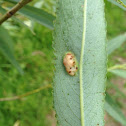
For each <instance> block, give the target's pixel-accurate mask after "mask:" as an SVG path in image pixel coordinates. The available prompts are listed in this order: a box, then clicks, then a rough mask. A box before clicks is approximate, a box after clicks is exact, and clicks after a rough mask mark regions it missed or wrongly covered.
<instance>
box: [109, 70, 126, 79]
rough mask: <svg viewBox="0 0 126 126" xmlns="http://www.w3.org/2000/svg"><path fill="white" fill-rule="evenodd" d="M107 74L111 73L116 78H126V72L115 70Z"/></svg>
mask: <svg viewBox="0 0 126 126" xmlns="http://www.w3.org/2000/svg"><path fill="white" fill-rule="evenodd" d="M109 72H111V73H113V74H115V75H117V76H120V77H122V78H126V70H119V69H115V70H110V71H109Z"/></svg>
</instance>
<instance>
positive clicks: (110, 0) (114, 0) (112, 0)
mask: <svg viewBox="0 0 126 126" xmlns="http://www.w3.org/2000/svg"><path fill="white" fill-rule="evenodd" d="M108 1H109V2H111V3H113V4H115V5H117V6H118V7H120V8H122V9H123V10H125V11H126V7H124V6H126V1H124V0H120V1H122V2H123V4H124V6H123V5H122V4H121V3H120V2H117V1H118V0H108Z"/></svg>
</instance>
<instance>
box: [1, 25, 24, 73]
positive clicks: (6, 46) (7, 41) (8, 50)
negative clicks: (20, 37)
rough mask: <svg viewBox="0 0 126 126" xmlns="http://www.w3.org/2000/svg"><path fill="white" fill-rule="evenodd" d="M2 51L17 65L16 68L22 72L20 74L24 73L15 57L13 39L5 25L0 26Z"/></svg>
mask: <svg viewBox="0 0 126 126" xmlns="http://www.w3.org/2000/svg"><path fill="white" fill-rule="evenodd" d="M0 51H1V52H2V53H3V54H4V55H5V56H6V58H7V59H8V60H9V61H10V62H11V63H12V64H13V65H14V66H15V68H16V69H17V70H18V71H19V72H20V74H23V73H24V72H23V70H22V69H21V67H20V66H19V64H18V62H17V61H16V59H15V57H14V54H13V47H12V39H11V37H10V36H9V34H8V32H7V30H5V29H4V28H3V27H0Z"/></svg>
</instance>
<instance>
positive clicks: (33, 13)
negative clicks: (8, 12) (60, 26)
mask: <svg viewBox="0 0 126 126" xmlns="http://www.w3.org/2000/svg"><path fill="white" fill-rule="evenodd" d="M5 1H7V2H11V3H16V2H18V0H5ZM17 13H20V14H22V15H24V16H26V17H28V18H30V19H33V20H35V21H36V22H38V23H40V24H41V25H44V26H46V27H47V28H49V29H53V20H54V19H55V17H54V16H53V15H51V14H49V13H48V12H46V11H44V10H42V9H38V8H35V7H32V6H29V5H26V6H24V7H23V8H21V9H20V10H19V11H18V12H17Z"/></svg>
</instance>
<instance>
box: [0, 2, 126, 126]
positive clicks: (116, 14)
mask: <svg viewBox="0 0 126 126" xmlns="http://www.w3.org/2000/svg"><path fill="white" fill-rule="evenodd" d="M105 3H106V10H105V12H106V19H107V30H108V32H107V35H108V39H111V38H113V37H115V36H116V35H119V34H120V33H124V32H126V12H124V11H123V10H122V9H120V8H118V7H117V6H115V5H113V4H111V3H109V2H107V1H105ZM54 5H55V2H54V1H53V0H51V2H50V0H48V1H46V2H44V3H43V8H44V9H45V10H48V11H49V12H51V11H53V12H52V13H54V10H55V8H54ZM50 6H51V8H50ZM31 23H33V22H31ZM4 26H6V28H7V29H9V31H10V34H11V36H12V37H13V39H14V50H15V56H16V59H17V61H18V62H19V63H20V66H21V67H22V68H23V70H24V72H25V74H24V75H23V76H21V75H20V74H19V72H18V71H17V70H16V69H15V68H14V67H13V65H11V64H10V62H8V60H6V58H5V57H4V56H3V55H2V53H0V62H1V65H0V98H3V97H12V96H16V95H21V94H24V93H26V92H28V91H32V90H34V89H37V88H39V87H42V86H44V85H47V84H52V78H53V71H54V65H53V62H54V59H55V57H54V54H53V48H52V41H53V40H52V31H51V30H49V29H47V28H45V27H44V26H41V25H39V24H36V23H35V24H34V28H33V30H34V33H35V35H33V34H32V33H31V32H30V30H29V29H27V28H26V27H22V26H21V25H20V24H18V23H16V22H11V23H10V22H7V23H5V24H4ZM12 26H13V27H12ZM125 49H126V44H124V45H123V46H122V47H121V48H119V49H118V50H116V51H115V52H114V53H112V55H110V56H109V60H108V67H110V66H113V65H114V64H117V63H119V62H118V60H117V59H116V58H115V56H117V57H121V58H123V59H125V58H126V53H124V52H125ZM114 77H115V76H113V74H111V73H108V80H111V79H112V78H114ZM110 88H111V86H110V85H109V86H108V89H110ZM119 96H120V95H115V96H114V99H116V98H118V97H119ZM119 105H120V104H119ZM120 106H121V107H122V105H120ZM53 113H54V110H53V98H52V88H48V89H44V90H42V91H40V92H39V93H36V94H33V95H30V96H27V97H24V98H22V99H20V100H15V101H4V102H0V126H13V125H14V124H15V122H16V121H19V122H20V125H21V126H51V125H52V123H54V114H53ZM52 120H53V121H52Z"/></svg>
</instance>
